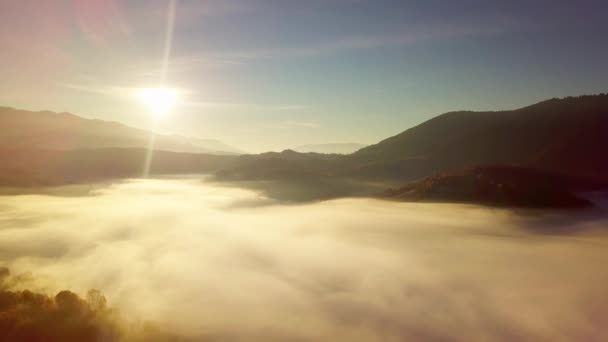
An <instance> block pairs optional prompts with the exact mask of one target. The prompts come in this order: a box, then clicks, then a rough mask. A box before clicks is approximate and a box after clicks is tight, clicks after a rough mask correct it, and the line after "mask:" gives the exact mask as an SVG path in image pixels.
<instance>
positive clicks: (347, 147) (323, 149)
mask: <svg viewBox="0 0 608 342" xmlns="http://www.w3.org/2000/svg"><path fill="white" fill-rule="evenodd" d="M365 146H367V145H363V144H356V143H335V144H310V145H302V146H298V147H296V148H294V149H293V150H294V151H296V152H301V153H309V152H314V153H326V154H334V153H336V154H351V153H353V152H356V151H358V150H360V149H362V148H364V147H365Z"/></svg>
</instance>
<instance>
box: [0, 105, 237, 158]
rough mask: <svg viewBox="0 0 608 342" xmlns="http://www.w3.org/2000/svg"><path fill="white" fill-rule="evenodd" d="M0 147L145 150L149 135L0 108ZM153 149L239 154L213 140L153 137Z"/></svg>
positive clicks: (117, 126) (56, 115)
mask: <svg viewBox="0 0 608 342" xmlns="http://www.w3.org/2000/svg"><path fill="white" fill-rule="evenodd" d="M0 127H2V131H0V146H2V148H11V149H57V150H67V149H92V148H147V147H148V144H149V141H150V132H148V131H146V130H141V129H137V128H133V127H129V126H126V125H123V124H121V123H117V122H109V121H102V120H92V119H85V118H82V117H79V116H76V115H73V114H69V113H54V112H48V111H44V112H32V111H26V110H17V109H12V108H7V107H0ZM155 148H156V149H159V150H165V151H172V152H189V153H208V154H232V155H234V154H240V151H238V150H237V149H235V148H233V147H231V146H228V145H226V144H224V143H222V142H220V141H217V140H213V139H196V138H186V137H182V136H177V135H163V134H157V135H156V140H155Z"/></svg>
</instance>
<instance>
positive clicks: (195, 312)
mask: <svg viewBox="0 0 608 342" xmlns="http://www.w3.org/2000/svg"><path fill="white" fill-rule="evenodd" d="M605 227H608V225H607V220H606V219H604V218H603V217H602V216H601V215H600V216H590V217H587V218H585V219H583V217H580V218H579V217H573V216H569V217H564V216H562V214H544V215H542V216H541V217H538V216H536V215H530V214H519V213H512V212H509V211H506V210H498V209H487V208H481V207H476V206H466V205H445V204H420V203H417V204H408V203H395V202H386V201H379V200H372V199H342V200H335V201H327V202H320V203H313V204H305V205H288V206H287V205H280V204H278V203H275V202H273V201H272V200H269V199H268V198H265V197H263V196H262V195H259V194H257V193H255V192H252V191H248V190H242V189H236V188H223V187H219V186H216V185H209V184H202V183H200V181H197V180H187V179H186V180H184V179H181V180H170V179H164V180H133V181H128V182H124V183H117V184H114V185H112V186H109V187H103V188H99V189H96V190H93V191H92V192H91V195H90V196H84V197H61V196H49V195H31V194H30V195H21V196H0V266H6V267H8V268H10V269H11V272H12V273H13V274H20V273H24V272H31V273H32V274H33V276H32V277H31V278H27V277H25V278H24V279H25V280H23V281H21V282H20V283H19V284H17V285H16V286H17V287H22V288H30V289H34V290H40V291H45V292H47V293H56V292H58V291H60V290H63V289H70V290H73V291H75V292H76V293H79V294H86V293H87V290H89V289H91V288H96V289H100V290H101V291H102V292H103V293H104V294H105V295H106V297H107V298H108V302H109V305H111V306H113V307H116V308H118V309H119V310H120V312H121V314H122V316H123V317H125V319H128V320H133V321H142V320H151V321H154V322H156V323H157V324H158V325H159V326H160V327H162V328H163V329H165V330H169V331H172V332H174V333H176V334H179V335H182V336H185V337H196V338H197V339H201V340H222V341H226V340H266V341H273V340H274V341H285V340H296V341H297V340H301V341H312V340H315V341H336V340H344V341H401V340H407V339H410V340H429V341H440V340H450V341H451V340H457V341H472V340H504V341H513V340H529V341H538V340H555V341H560V340H586V341H594V340H597V341H599V340H605V339H606V338H607V337H608V336H606V335H607V333H605V328H604V327H605V324H606V323H608V322H607V320H608V318H607V317H608V294H607V293H606V291H605V289H604V287H605V285H604V284H606V281H608V271H607V270H606V264H607V262H608V248H606V247H607V246H606V243H607V242H608V236H606V234H605V232H604V231H603V228H605Z"/></svg>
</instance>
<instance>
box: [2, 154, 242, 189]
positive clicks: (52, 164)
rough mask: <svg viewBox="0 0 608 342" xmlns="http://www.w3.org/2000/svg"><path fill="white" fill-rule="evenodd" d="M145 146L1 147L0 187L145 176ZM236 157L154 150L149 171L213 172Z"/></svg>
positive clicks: (151, 172)
mask: <svg viewBox="0 0 608 342" xmlns="http://www.w3.org/2000/svg"><path fill="white" fill-rule="evenodd" d="M147 154H148V151H147V150H145V149H127V148H100V149H79V150H42V149H0V160H3V161H6V162H5V163H3V164H2V165H0V186H5V187H23V186H26V187H38V186H47V185H60V184H69V183H83V182H93V181H98V180H105V179H115V178H135V177H142V176H143V175H144V165H145V164H146V157H147ZM235 158H236V157H235V156H229V155H212V154H201V153H179V152H168V151H158V150H157V151H154V153H153V156H152V160H151V164H150V169H149V174H150V175H160V174H188V173H212V172H215V171H218V170H221V169H223V168H226V167H228V166H229V165H230V164H231V163H232V162H233V161H234V160H235Z"/></svg>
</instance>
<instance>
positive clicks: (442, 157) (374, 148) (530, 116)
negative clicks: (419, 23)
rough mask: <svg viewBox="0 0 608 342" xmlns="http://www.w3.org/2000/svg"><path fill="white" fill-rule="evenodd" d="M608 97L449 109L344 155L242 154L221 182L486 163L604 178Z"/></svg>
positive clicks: (393, 176)
mask: <svg viewBox="0 0 608 342" xmlns="http://www.w3.org/2000/svg"><path fill="white" fill-rule="evenodd" d="M606 132H608V95H595V96H581V97H569V98H565V99H552V100H548V101H544V102H540V103H538V104H535V105H532V106H529V107H525V108H521V109H518V110H511V111H497V112H464V111H461V112H451V113H446V114H443V115H440V116H437V117H435V118H433V119H431V120H428V121H426V122H424V123H422V124H420V125H418V126H416V127H413V128H410V129H408V130H406V131H404V132H403V133H401V134H398V135H396V136H393V137H390V138H388V139H385V140H383V141H381V142H379V143H377V144H375V145H371V146H368V147H365V148H362V149H361V150H359V151H357V152H355V153H353V154H351V155H346V156H341V155H319V154H315V153H308V154H301V153H297V152H294V151H290V150H288V151H284V152H283V153H275V154H261V155H254V156H243V157H241V158H238V161H237V162H236V164H235V165H234V167H233V169H231V170H224V171H223V172H222V173H220V174H219V176H220V178H221V177H228V178H232V177H235V178H239V179H273V178H275V177H276V178H280V179H286V178H289V177H294V178H298V177H301V176H302V175H308V176H310V177H354V178H359V179H366V180H392V181H395V182H403V181H411V180H416V179H420V178H423V177H427V176H430V175H433V174H436V173H439V172H443V171H450V170H460V169H465V168H472V167H476V166H479V165H487V164H506V165H521V166H527V167H532V168H538V169H543V170H548V171H552V172H555V173H561V174H566V175H572V176H576V177H578V178H594V179H607V178H608V157H607V155H606V153H605V152H604V146H608V134H606Z"/></svg>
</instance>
